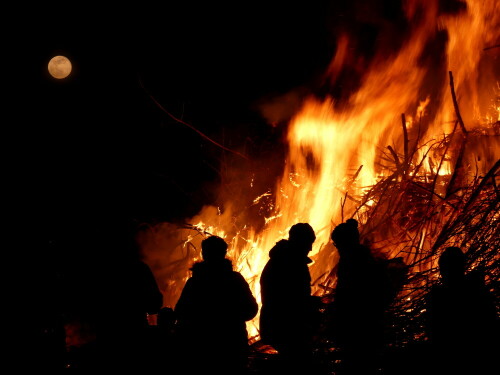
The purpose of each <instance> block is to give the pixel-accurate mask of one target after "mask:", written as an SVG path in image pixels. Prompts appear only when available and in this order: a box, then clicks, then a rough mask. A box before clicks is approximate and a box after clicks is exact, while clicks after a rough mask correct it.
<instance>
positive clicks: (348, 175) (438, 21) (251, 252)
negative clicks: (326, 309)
mask: <svg viewBox="0 0 500 375" xmlns="http://www.w3.org/2000/svg"><path fill="white" fill-rule="evenodd" d="M437 4H438V2H437V1H425V0H413V1H407V2H406V4H405V7H404V11H405V15H406V18H407V21H408V22H407V24H408V30H409V31H408V32H407V33H408V36H407V38H406V39H405V41H404V43H403V44H402V46H401V47H400V48H399V49H398V52H397V53H390V54H387V53H386V50H384V49H381V50H384V51H385V52H384V53H381V54H378V55H375V56H374V58H373V59H371V60H370V63H369V64H365V66H363V69H362V71H360V72H358V73H359V74H360V75H361V82H362V83H361V85H360V87H358V88H357V89H356V90H355V92H354V93H352V94H351V95H350V96H349V97H348V98H343V103H342V105H341V106H340V105H337V104H338V103H336V101H335V100H334V99H333V98H332V97H326V98H323V99H318V98H314V97H310V98H308V99H306V100H305V101H304V103H303V106H302V108H301V110H300V111H299V112H298V113H297V114H296V115H295V116H294V117H293V118H292V120H291V121H290V123H289V128H288V135H287V145H288V153H287V156H286V160H285V168H284V171H283V174H282V176H281V178H279V180H278V181H277V183H276V186H275V187H274V188H272V189H270V190H269V191H266V192H265V193H262V192H259V193H258V194H256V193H255V190H252V189H251V188H250V187H253V182H254V181H255V180H258V179H259V175H258V174H256V175H254V176H253V177H252V180H249V181H244V182H242V183H246V184H247V185H248V187H249V188H248V191H249V193H248V194H255V195H254V196H252V197H248V196H247V199H246V200H242V199H238V198H239V197H236V196H231V197H227V198H226V199H225V201H224V202H222V203H221V205H220V207H219V208H216V207H212V206H207V207H205V208H203V209H202V211H201V212H200V213H199V214H198V215H197V216H196V217H194V218H190V219H189V220H187V222H189V223H191V226H190V227H186V228H178V227H177V226H173V225H171V224H168V223H164V224H161V225H158V226H156V227H154V228H152V231H151V233H149V235H148V236H146V237H145V238H144V243H143V249H144V252H145V254H146V256H147V260H148V262H149V263H150V264H151V266H152V268H153V270H154V271H155V274H156V277H157V279H158V280H159V282H160V284H161V285H162V288H163V289H164V295H165V299H164V301H165V305H168V306H174V305H175V303H176V301H177V298H178V297H179V294H180V291H181V289H182V287H183V285H184V282H185V280H186V279H187V277H188V276H189V271H188V268H189V266H190V265H191V264H192V263H193V262H194V261H195V260H198V259H200V246H199V245H200V242H201V239H203V238H204V235H205V234H206V233H210V234H216V235H219V236H221V237H224V238H225V239H226V240H227V241H228V243H229V244H230V251H229V256H230V257H231V258H232V259H233V261H234V264H235V266H236V268H237V269H238V270H239V271H240V272H241V273H242V274H243V276H244V277H245V278H246V279H247V280H248V282H249V283H250V286H251V288H252V290H253V292H254V294H255V296H256V298H257V299H258V301H259V303H260V290H259V283H258V280H259V276H260V273H261V271H262V268H263V266H264V264H265V262H266V261H267V260H268V251H269V250H270V249H271V247H272V246H273V245H274V244H275V243H276V242H277V241H278V240H279V239H281V238H285V237H286V236H287V234H288V229H289V228H290V227H291V226H292V225H293V224H295V223H297V222H308V223H310V224H311V225H312V227H313V228H314V229H315V231H316V235H317V240H316V242H315V244H314V247H313V250H312V252H311V258H312V259H313V261H314V262H313V264H312V265H311V267H310V270H311V274H312V277H313V281H314V284H313V288H314V289H313V290H314V293H315V294H321V293H322V280H323V279H324V277H325V276H326V275H328V274H329V273H330V271H331V270H332V269H333V268H334V266H335V264H336V262H337V259H338V258H337V257H338V255H337V253H336V251H335V249H334V247H333V246H332V245H331V244H330V240H329V234H330V231H331V229H332V228H333V226H334V225H336V224H338V223H340V222H341V221H342V220H345V219H346V218H347V217H350V216H352V215H353V214H354V212H355V210H356V208H357V207H358V205H359V201H356V200H354V199H348V198H347V193H349V194H348V195H349V196H350V197H355V196H358V197H359V196H362V195H363V191H364V189H366V188H368V187H370V186H372V185H373V184H374V183H376V182H377V180H378V179H380V178H381V176H383V175H384V173H386V172H387V168H386V161H385V159H384V157H383V153H382V152H381V150H386V149H387V146H391V149H392V150H394V152H397V153H403V150H404V149H405V148H411V149H414V150H416V153H415V155H416V156H415V160H422V158H423V157H424V155H427V156H428V159H429V162H428V163H425V164H424V168H423V169H421V170H420V172H419V173H426V172H431V171H432V170H433V168H434V167H433V163H432V152H431V151H432V150H430V149H431V148H432V145H433V144H434V143H433V141H435V140H436V138H440V137H442V136H443V135H446V134H451V133H452V132H453V131H455V132H456V133H457V134H460V132H462V131H463V130H471V129H473V128H477V127H483V128H484V129H485V131H487V129H486V128H487V127H488V126H491V123H492V122H494V121H498V119H499V117H498V116H499V111H498V77H497V76H496V75H495V74H498V72H495V71H494V65H493V63H494V59H493V58H491V57H490V56H489V55H488V54H487V53H486V51H485V48H487V47H488V46H494V45H498V41H499V37H500V27H499V26H500V22H499V21H500V3H499V2H498V1H496V0H489V1H485V0H467V1H466V2H465V6H464V9H463V10H462V11H457V12H454V14H446V13H442V12H440V10H439V9H438V5H437ZM443 36H445V37H443ZM352 38H353V36H350V35H347V34H344V35H342V36H340V37H339V40H338V43H337V50H336V55H335V56H334V58H333V59H332V62H331V64H330V67H329V69H328V70H327V76H326V77H325V81H326V80H329V81H330V82H331V83H334V82H335V80H336V78H337V75H338V73H339V72H340V71H341V70H342V69H343V68H344V67H345V64H348V63H350V64H352V63H353V59H354V60H355V59H356V58H355V57H353V56H349V54H350V52H349V51H350V43H351V39H352ZM443 38H444V42H442V44H441V45H440V44H439V43H436V40H440V41H442V40H443ZM439 46H444V47H445V48H442V50H439V48H438V47H439ZM432 54H442V56H443V58H442V59H441V60H440V61H439V64H441V65H440V66H438V67H436V66H435V64H433V62H435V61H436V60H435V59H433V58H429V55H432ZM497 63H498V62H497ZM448 72H452V75H453V78H454V91H455V92H456V94H457V103H458V105H459V107H460V110H461V116H462V119H463V124H465V126H466V129H460V128H458V124H457V113H456V109H455V107H454V103H453V101H452V96H451V95H450V91H451V88H450V85H449V80H448V78H449V76H448ZM495 100H496V101H497V102H495ZM402 114H405V116H404V117H403V119H404V124H403V123H402ZM488 124H490V125H488ZM405 132H407V134H406V136H405V134H404V133H405ZM488 142H489V143H488V144H486V145H485V144H484V143H483V144H477V145H476V146H477V147H475V148H474V147H473V146H474V145H472V146H470V147H471V148H470V149H469V151H468V153H467V157H468V158H471V160H474V163H475V164H474V165H475V166H476V168H477V169H478V170H479V173H485V171H487V169H488V168H489V167H491V165H492V164H493V163H495V162H496V160H498V158H499V154H500V145H499V144H498V140H496V141H494V142H497V143H493V144H492V143H491V141H488ZM419 145H423V146H422V147H420V146H419ZM417 146H418V147H417ZM417 148H418V149H417ZM451 160H452V158H451V157H450V158H446V159H445V160H444V161H443V163H442V165H441V168H440V170H439V174H441V175H447V174H449V173H450V171H451V169H452V165H451ZM256 173H258V171H257V172H256ZM248 175H252V173H250V172H249V173H248ZM248 199H250V204H249V205H250V206H254V207H256V206H258V207H265V209H263V210H261V211H260V212H264V213H265V218H264V222H263V224H262V225H260V226H252V225H251V224H250V223H252V222H255V220H253V221H252V220H250V217H249V214H247V213H248V212H249V211H248V210H247V208H248V205H247V200H248ZM369 206H370V202H367V203H366V205H365V206H364V207H365V208H364V209H366V208H367V207H369ZM252 212H254V215H255V211H252ZM356 212H357V214H359V212H360V211H359V210H358V211H356ZM421 246H422V248H423V249H425V247H426V246H429V245H428V244H427V243H426V242H425V241H422V244H421ZM383 250H384V251H385V252H386V253H387V254H388V255H389V256H395V255H398V251H399V250H400V249H397V248H391V247H390V246H388V247H386V248H384V249H383ZM323 287H324V286H323ZM249 330H250V334H251V336H252V337H254V338H256V337H258V317H257V318H255V319H254V320H253V321H252V322H250V323H249Z"/></svg>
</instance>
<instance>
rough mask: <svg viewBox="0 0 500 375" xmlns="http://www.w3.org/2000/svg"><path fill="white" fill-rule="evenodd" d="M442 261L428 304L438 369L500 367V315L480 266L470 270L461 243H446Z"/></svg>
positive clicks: (465, 370)
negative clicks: (448, 245)
mask: <svg viewBox="0 0 500 375" xmlns="http://www.w3.org/2000/svg"><path fill="white" fill-rule="evenodd" d="M438 266H439V272H440V275H441V278H440V281H439V282H438V283H437V284H435V285H434V286H433V287H432V288H431V291H430V292H429V294H428V296H427V306H426V308H427V334H428V338H429V341H430V345H431V356H432V357H431V359H432V362H433V363H434V366H435V367H434V368H435V370H436V371H435V372H434V373H436V374H490V373H491V374H493V373H498V372H499V370H500V368H499V367H498V358H499V357H498V356H499V354H500V351H499V344H498V340H499V336H498V334H499V329H498V327H499V326H498V318H497V315H496V311H495V305H494V302H493V299H492V296H491V295H490V293H489V291H488V289H487V288H486V286H485V283H484V280H483V278H482V277H481V276H480V274H479V273H478V272H476V271H471V272H469V273H466V259H465V254H464V253H463V252H462V250H461V249H460V248H459V247H447V248H446V249H445V250H444V251H443V253H442V254H441V256H440V257H439V261H438Z"/></svg>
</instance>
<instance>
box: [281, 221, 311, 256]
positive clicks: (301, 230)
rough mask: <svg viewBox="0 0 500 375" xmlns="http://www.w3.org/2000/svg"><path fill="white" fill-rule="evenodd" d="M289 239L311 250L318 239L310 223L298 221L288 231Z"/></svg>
mask: <svg viewBox="0 0 500 375" xmlns="http://www.w3.org/2000/svg"><path fill="white" fill-rule="evenodd" d="M288 240H289V241H290V242H293V243H294V244H296V245H298V246H299V247H301V248H304V249H305V250H307V252H309V251H310V250H311V249H312V244H313V242H314V241H315V240H316V234H315V233H314V229H313V228H312V227H311V226H310V225H309V224H308V223H297V224H294V225H292V227H291V228H290V230H289V231H288Z"/></svg>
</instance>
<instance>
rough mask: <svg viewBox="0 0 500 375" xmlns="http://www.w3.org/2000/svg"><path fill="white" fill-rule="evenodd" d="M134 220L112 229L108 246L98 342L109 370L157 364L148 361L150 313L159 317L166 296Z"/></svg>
mask: <svg viewBox="0 0 500 375" xmlns="http://www.w3.org/2000/svg"><path fill="white" fill-rule="evenodd" d="M139 230H140V227H139V226H138V224H136V223H134V222H133V221H130V222H129V221H125V222H121V221H120V222H117V223H115V226H113V227H110V228H109V233H107V238H108V240H109V242H108V241H106V242H105V243H106V244H107V245H108V246H109V249H108V250H111V254H112V255H113V256H112V257H111V258H110V259H109V261H110V264H109V265H108V269H107V270H106V271H107V272H108V274H107V278H108V280H107V284H108V287H109V289H108V290H106V294H105V295H104V298H105V302H106V305H107V309H103V318H104V321H103V322H102V326H101V327H100V330H99V331H98V336H97V339H98V341H99V342H100V343H101V344H102V345H103V346H104V347H103V351H102V355H104V356H105V357H104V359H105V364H106V366H107V368H112V369H117V368H118V369H127V370H128V369H130V370H139V369H142V370H144V369H145V368H148V367H151V366H152V365H153V364H154V363H155V362H154V360H153V361H152V360H151V359H150V358H149V355H150V354H149V352H150V349H151V347H152V345H154V343H155V342H154V340H153V339H152V337H151V335H150V332H151V331H150V329H149V328H150V327H149V323H148V314H151V315H154V314H158V312H159V311H160V309H161V308H162V305H163V295H162V293H161V291H160V289H159V287H158V284H157V282H156V279H155V277H154V274H153V272H152V270H151V269H150V267H149V266H148V265H147V264H146V263H145V262H144V261H143V260H142V258H141V252H140V248H139V244H138V242H137V235H138V233H139Z"/></svg>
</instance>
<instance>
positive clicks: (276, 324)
mask: <svg viewBox="0 0 500 375" xmlns="http://www.w3.org/2000/svg"><path fill="white" fill-rule="evenodd" d="M315 240H316V235H315V233H314V230H313V228H312V227H311V226H310V225H309V224H308V223H297V224H295V225H293V226H292V227H291V228H290V231H289V237H288V239H283V240H280V241H278V242H277V243H276V244H275V245H274V247H273V248H272V249H271V250H270V251H269V260H268V262H267V263H266V265H265V267H264V269H263V271H262V274H261V277H260V288H261V297H262V307H261V313H260V324H259V325H260V336H261V341H262V343H264V344H267V345H270V346H272V347H273V348H274V349H276V350H277V351H278V355H279V357H280V359H281V361H282V363H283V366H284V370H285V371H291V370H294V371H295V372H297V371H307V370H309V372H310V371H311V370H312V367H311V366H313V362H312V345H313V337H314V334H315V329H316V325H317V315H316V311H317V310H316V309H317V307H318V304H317V302H316V301H317V298H316V297H313V296H312V295H311V275H310V273H309V263H311V259H310V258H309V257H308V254H309V252H310V251H311V249H312V245H313V243H314V241H315Z"/></svg>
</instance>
